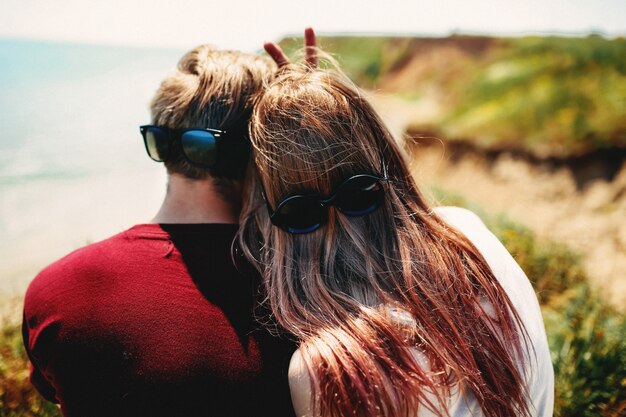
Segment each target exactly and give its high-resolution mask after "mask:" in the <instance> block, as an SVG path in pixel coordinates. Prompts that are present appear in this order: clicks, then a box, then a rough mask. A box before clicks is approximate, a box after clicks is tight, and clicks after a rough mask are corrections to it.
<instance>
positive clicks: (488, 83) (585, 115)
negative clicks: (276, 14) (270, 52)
mask: <svg viewBox="0 0 626 417" xmlns="http://www.w3.org/2000/svg"><path fill="white" fill-rule="evenodd" d="M319 43H320V46H321V47H322V48H323V49H324V50H326V51H327V52H330V53H331V54H332V55H334V56H335V57H336V58H337V60H338V61H339V63H340V64H341V67H342V68H343V69H344V70H345V71H346V73H347V74H348V75H349V76H350V77H351V78H352V79H353V80H355V82H357V84H359V85H361V86H362V87H364V88H369V89H380V90H382V91H386V92H391V93H396V94H398V95H400V96H402V97H405V98H406V97H412V98H413V100H419V99H422V98H424V97H425V96H428V97H429V98H431V99H433V100H435V101H436V102H437V104H438V106H439V107H440V113H439V114H438V115H437V116H436V117H435V118H434V119H432V120H422V119H420V120H416V121H415V122H414V124H415V126H413V127H412V129H411V130H414V131H418V132H419V131H420V129H426V130H427V131H428V132H429V133H435V134H437V135H439V136H442V137H445V138H449V139H453V140H467V141H471V142H473V143H474V144H476V145H478V146H480V147H484V148H490V149H520V150H523V151H526V152H530V153H533V154H535V155H538V156H555V157H570V156H575V155H581V154H585V153H587V152H592V151H594V150H597V149H605V148H614V147H621V148H624V147H626V59H624V57H625V56H626V39H622V38H619V39H613V40H609V39H604V38H602V37H600V36H596V35H591V36H588V37H585V38H564V37H523V38H505V39H498V38H486V37H471V36H452V37H449V38H441V39H429V38H393V37H341V36H337V37H321V38H320V42H319ZM282 45H283V46H284V47H285V49H286V50H287V51H293V50H294V49H296V47H298V46H300V45H301V40H300V39H286V40H285V41H283V43H282ZM433 126H436V128H435V129H434V130H435V132H433Z"/></svg>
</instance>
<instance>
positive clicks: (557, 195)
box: [373, 95, 626, 307]
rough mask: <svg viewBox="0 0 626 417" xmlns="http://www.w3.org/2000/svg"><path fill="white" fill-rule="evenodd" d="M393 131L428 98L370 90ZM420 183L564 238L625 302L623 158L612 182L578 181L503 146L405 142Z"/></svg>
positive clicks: (615, 298) (599, 282)
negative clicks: (485, 151)
mask: <svg viewBox="0 0 626 417" xmlns="http://www.w3.org/2000/svg"><path fill="white" fill-rule="evenodd" d="M373 99H374V102H375V105H376V107H377V108H378V109H379V111H380V113H381V114H382V116H383V118H384V119H385V120H386V121H387V123H388V124H389V125H390V127H391V129H392V130H393V131H394V133H396V134H398V133H401V132H403V130H404V128H405V127H406V126H408V124H409V123H410V122H411V121H412V120H415V118H416V117H419V116H420V115H422V114H423V113H422V112H423V111H426V112H433V111H436V109H435V108H433V107H432V106H429V104H428V102H424V101H422V102H418V103H417V105H407V102H405V101H404V100H401V99H398V98H394V97H389V96H383V95H375V96H373ZM411 155H412V157H413V160H414V162H413V172H414V173H415V174H416V176H417V178H418V180H419V182H420V184H424V185H429V184H437V185H439V186H441V187H443V188H445V189H447V190H449V191H452V192H455V193H458V194H460V195H463V196H464V197H466V198H468V199H469V200H471V201H473V202H476V203H478V204H480V205H481V206H483V207H484V208H485V210H487V211H489V212H494V213H497V212H505V213H507V214H508V215H510V217H511V218H513V219H515V220H517V221H520V222H522V223H524V224H525V225H527V226H529V227H530V228H532V229H533V230H534V231H535V232H536V233H537V234H538V235H539V236H542V237H547V238H550V239H554V240H556V241H559V242H563V243H566V244H567V245H569V246H570V247H571V248H572V249H574V250H576V251H578V252H579V253H581V254H583V256H584V261H583V262H584V263H583V265H584V267H585V270H586V272H587V273H588V275H589V277H590V279H591V280H592V282H593V283H594V284H595V285H596V286H598V287H601V288H605V289H606V291H607V297H608V298H609V299H610V300H611V301H612V302H613V303H614V304H615V305H616V306H618V307H623V306H624V305H626V272H625V271H626V164H624V165H623V166H622V168H621V169H620V171H619V172H618V174H617V175H616V177H615V178H614V179H613V181H611V182H607V181H605V180H595V181H592V182H588V183H587V184H585V185H584V187H582V189H581V188H580V187H577V184H576V181H575V178H574V176H573V174H572V172H571V171H570V170H568V169H567V168H564V167H563V168H558V169H555V168H554V167H553V166H550V165H549V164H547V163H546V164H541V163H539V164H537V163H529V162H528V161H527V160H525V159H523V158H520V157H515V156H513V155H511V154H507V153H503V154H501V155H499V156H496V157H495V158H491V157H487V156H485V155H481V154H480V153H475V152H464V153H462V154H459V153H458V152H457V154H454V150H451V149H450V147H448V148H446V147H445V146H444V145H443V142H434V145H433V144H431V145H430V146H419V145H418V146H414V147H412V149H411Z"/></svg>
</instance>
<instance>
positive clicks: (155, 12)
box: [0, 0, 626, 51]
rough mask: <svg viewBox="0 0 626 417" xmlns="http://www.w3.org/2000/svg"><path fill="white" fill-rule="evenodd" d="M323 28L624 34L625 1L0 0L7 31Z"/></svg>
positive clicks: (131, 41)
mask: <svg viewBox="0 0 626 417" xmlns="http://www.w3.org/2000/svg"><path fill="white" fill-rule="evenodd" d="M305 26H313V27H314V28H315V29H316V31H317V32H318V33H322V34H323V33H339V32H341V33H343V32H347V33H396V34H417V35H435V36H445V35H448V34H450V33H453V32H456V33H471V34H477V33H482V34H500V35H522V34H535V33H540V34H545V33H555V32H557V33H564V34H567V35H584V34H587V33H589V32H598V33H603V34H605V35H606V36H609V37H613V36H624V35H626V0H524V1H520V0H518V1H513V0H487V1H467V0H439V1H433V0H430V1H422V0H315V1H314V0H309V1H299V0H266V1H259V0H249V1H244V0H221V1H215V0H177V1H174V0H108V1H101V0H99V1H95V0H0V38H2V37H4V38H27V39H45V40H52V41H71V42H80V43H95V44H113V45H132V46H151V47H176V48H189V47H191V46H195V45H197V44H201V43H212V44H214V45H216V46H218V47H220V48H230V49H239V50H244V51H255V50H258V49H260V47H261V45H262V43H263V42H264V41H267V40H278V39H280V38H281V37H282V36H285V35H288V34H295V33H300V32H301V31H302V29H303V28H304V27H305Z"/></svg>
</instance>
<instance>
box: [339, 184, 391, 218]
mask: <svg viewBox="0 0 626 417" xmlns="http://www.w3.org/2000/svg"><path fill="white" fill-rule="evenodd" d="M384 198H385V189H384V187H383V184H382V183H381V181H380V180H379V179H378V178H375V177H372V176H369V175H358V176H356V177H352V178H350V179H349V180H348V181H346V182H345V183H343V184H342V185H341V187H340V188H339V190H338V191H337V193H336V203H335V204H336V206H337V208H338V209H339V210H341V212H342V213H343V214H345V215H346V216H363V215H365V214H369V213H371V212H373V211H374V210H376V209H377V208H378V207H380V205H381V204H382V202H383V200H384Z"/></svg>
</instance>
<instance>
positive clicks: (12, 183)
mask: <svg viewBox="0 0 626 417" xmlns="http://www.w3.org/2000/svg"><path fill="white" fill-rule="evenodd" d="M192 46H193V45H192ZM184 52H185V51H184V50H175V49H147V48H134V47H117V46H116V47H113V46H99V45H85V44H69V43H53V42H42V41H25V40H13V39H0V300H1V299H2V296H4V295H9V296H13V295H16V294H17V295H19V294H21V293H23V291H24V290H25V289H26V287H27V285H28V283H29V282H30V281H31V280H32V279H33V277H34V276H36V274H37V273H38V272H39V271H40V270H41V269H42V268H44V267H45V266H46V265H48V264H49V263H51V262H53V261H55V260H56V259H59V258H60V257H62V256H64V255H65V254H67V253H69V252H71V251H73V250H76V249H78V248H80V247H81V246H84V245H86V244H88V243H92V242H95V241H98V240H101V239H103V238H106V237H107V236H110V235H113V234H115V233H118V232H120V231H123V230H125V229H126V228H128V227H130V226H132V225H133V224H136V223H142V222H147V221H150V219H151V218H152V217H153V216H154V215H155V214H156V211H157V210H158V208H159V205H160V202H161V201H162V199H163V196H164V194H165V184H166V176H165V172H164V168H163V166H162V164H158V163H156V162H153V161H151V160H150V159H149V158H148V156H147V155H146V153H145V149H144V145H143V142H142V139H141V135H140V134H139V125H141V124H146V123H149V122H150V118H149V103H150V99H151V97H152V96H153V94H154V93H155V91H156V89H157V88H158V86H159V84H160V82H161V81H162V80H163V78H164V77H165V76H167V74H168V72H170V71H171V70H173V69H174V68H175V66H176V64H177V62H178V60H179V59H180V57H181V56H182V55H183V54H184ZM0 302H1V301H0Z"/></svg>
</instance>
